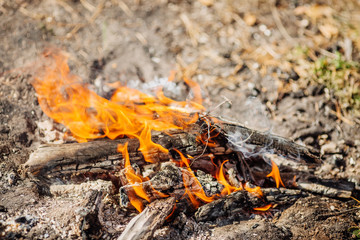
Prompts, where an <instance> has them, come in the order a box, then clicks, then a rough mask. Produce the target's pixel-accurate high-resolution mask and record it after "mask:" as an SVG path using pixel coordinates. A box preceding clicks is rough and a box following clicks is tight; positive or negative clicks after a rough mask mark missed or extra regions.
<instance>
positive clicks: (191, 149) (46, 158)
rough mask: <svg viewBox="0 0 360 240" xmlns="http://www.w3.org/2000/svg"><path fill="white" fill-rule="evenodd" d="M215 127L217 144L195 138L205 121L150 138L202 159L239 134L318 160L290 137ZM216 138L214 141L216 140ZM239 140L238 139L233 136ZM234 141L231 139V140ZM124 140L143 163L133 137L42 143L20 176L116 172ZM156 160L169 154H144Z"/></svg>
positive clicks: (228, 147) (227, 148) (231, 147)
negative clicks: (207, 143) (208, 144)
mask: <svg viewBox="0 0 360 240" xmlns="http://www.w3.org/2000/svg"><path fill="white" fill-rule="evenodd" d="M213 125H214V126H216V128H217V129H218V131H219V133H220V136H219V137H218V139H219V141H218V143H217V146H215V147H209V146H206V145H204V144H200V143H199V142H197V141H196V136H197V135H198V134H199V133H200V132H206V131H207V130H208V129H207V128H206V124H205V127H204V122H203V121H199V122H198V123H196V124H194V125H192V126H191V127H190V128H188V129H185V130H173V131H170V134H171V136H170V135H168V134H165V133H160V132H156V133H154V134H153V137H152V140H153V141H154V142H155V143H158V144H160V145H162V146H163V147H165V148H167V149H174V148H176V149H178V150H180V151H181V152H183V153H186V154H189V155H191V156H193V157H194V159H196V161H201V160H204V159H205V160H206V161H207V162H209V161H208V160H209V158H208V157H207V154H214V155H217V156H226V155H230V154H232V153H233V152H234V151H238V149H237V146H236V144H238V142H237V143H235V142H231V141H232V140H234V139H233V135H234V133H240V135H241V144H243V145H254V146H258V147H261V148H266V149H271V150H273V151H275V152H279V153H280V154H283V155H285V156H289V158H290V159H292V160H301V161H304V162H306V163H318V162H319V161H320V157H319V153H318V152H317V151H315V150H313V149H310V148H308V147H305V146H300V145H298V144H296V143H294V142H292V141H290V140H287V139H285V138H282V137H278V136H275V135H272V134H270V133H262V132H259V131H256V130H253V129H249V128H246V127H244V126H241V125H235V124H233V123H227V122H220V123H219V122H218V123H216V124H213ZM218 139H217V140H218ZM235 140H240V139H235ZM235 140H234V141H235ZM126 142H128V151H129V155H130V159H131V161H132V163H137V164H138V165H139V166H143V165H145V164H147V163H146V162H145V161H144V158H143V155H142V153H141V152H139V151H138V148H139V141H138V140H137V139H129V138H123V139H118V140H108V139H101V140H97V141H91V142H86V143H71V144H60V145H57V144H46V145H42V146H40V147H39V148H38V149H37V150H35V151H34V152H33V153H32V154H31V155H30V157H29V160H28V161H27V162H26V163H25V164H24V165H23V166H22V172H23V175H25V174H26V173H27V174H29V175H31V176H34V177H44V176H48V177H50V178H51V177H57V176H59V175H71V174H81V173H88V172H92V173H101V172H109V171H110V172H111V171H114V172H115V171H118V170H119V169H120V166H121V164H122V163H123V157H122V155H121V154H120V153H118V152H117V146H118V144H125V143H126ZM148 154H149V155H150V156H151V157H153V158H154V159H156V160H157V161H159V162H161V161H169V160H170V158H171V154H167V153H163V152H159V151H152V152H149V153H148Z"/></svg>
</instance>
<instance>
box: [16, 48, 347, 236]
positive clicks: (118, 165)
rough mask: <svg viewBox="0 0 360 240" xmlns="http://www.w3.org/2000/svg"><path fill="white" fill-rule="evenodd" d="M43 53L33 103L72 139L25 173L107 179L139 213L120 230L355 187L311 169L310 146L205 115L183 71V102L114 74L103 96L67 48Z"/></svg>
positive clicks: (48, 149) (219, 215)
mask: <svg viewBox="0 0 360 240" xmlns="http://www.w3.org/2000/svg"><path fill="white" fill-rule="evenodd" d="M46 59H47V61H48V62H47V63H46V64H45V66H44V68H43V72H41V74H39V75H38V76H36V77H35V79H34V80H33V82H32V85H33V87H34V88H35V90H36V92H37V95H38V102H39V104H40V106H41V108H42V110H43V111H44V113H45V114H46V115H47V116H49V117H50V118H52V119H53V120H54V121H55V122H58V123H61V124H63V125H65V126H66V127H67V129H68V130H69V133H70V134H69V135H68V136H69V138H71V137H73V138H75V139H76V141H77V142H78V143H67V144H58V145H55V144H47V145H42V146H40V147H39V148H38V149H37V150H36V151H35V152H33V153H32V154H31V156H30V159H29V160H28V161H27V162H26V163H25V164H24V166H23V169H24V172H25V173H26V174H27V175H28V176H30V177H32V178H34V179H36V181H37V182H38V183H39V184H43V185H49V184H51V183H52V182H54V181H55V180H56V181H58V180H59V179H60V180H62V181H63V182H68V181H74V182H79V181H83V180H85V179H105V180H109V181H111V182H112V183H113V186H114V192H113V195H114V196H117V199H118V203H119V204H120V205H121V206H122V207H123V208H125V209H127V210H128V211H135V209H136V211H137V212H139V214H138V215H137V216H136V217H135V218H133V220H132V221H131V222H130V223H129V224H128V227H127V228H126V229H125V231H124V232H123V234H122V235H121V236H122V237H123V238H122V237H120V238H119V239H126V238H125V237H127V238H129V236H132V237H133V238H151V236H152V234H153V232H154V231H155V230H156V229H157V228H159V227H160V226H162V224H163V223H164V222H165V221H166V220H167V221H171V220H172V219H173V218H174V217H175V216H177V215H179V213H185V214H188V215H191V216H194V218H195V219H196V221H214V220H219V219H225V218H227V219H228V220H229V219H230V220H234V221H235V220H237V219H239V218H241V219H244V218H248V217H250V216H251V215H253V214H261V215H264V213H265V214H266V213H269V214H271V211H272V209H279V210H281V209H282V208H284V207H286V206H288V205H291V204H292V203H293V202H294V201H295V200H296V199H298V198H300V197H303V196H305V195H307V192H314V193H317V194H323V195H327V196H330V197H344V198H349V197H350V196H351V191H352V188H351V186H349V184H345V183H341V184H340V183H337V182H335V181H331V180H326V181H325V180H322V179H318V178H317V177H316V176H314V174H313V171H312V169H313V167H314V166H315V165H316V164H319V163H320V162H321V161H320V156H319V153H318V152H317V151H316V150H314V149H310V148H308V147H305V146H301V145H298V144H296V143H294V142H292V141H290V140H287V139H285V138H282V137H278V136H274V135H272V134H270V133H263V132H259V131H256V130H253V129H249V128H246V127H245V126H242V125H240V124H238V123H233V122H229V121H226V120H223V119H221V118H217V117H214V116H211V114H209V113H207V112H206V109H205V107H204V106H203V105H202V96H201V90H200V86H199V85H198V84H197V83H196V82H194V81H192V80H190V79H188V78H186V77H184V83H185V84H186V86H187V88H188V90H189V92H190V96H191V97H189V99H187V100H185V101H175V100H172V99H170V98H168V97H167V96H165V94H164V91H163V89H162V88H160V87H159V88H158V89H156V90H155V91H154V93H153V94H149V93H144V92H141V91H139V90H136V89H131V88H128V87H126V86H124V85H122V84H120V83H112V84H108V87H109V88H111V89H112V95H111V97H110V98H105V97H102V96H99V95H98V94H96V93H95V91H92V90H90V86H88V85H86V84H83V83H82V81H81V79H80V78H79V77H78V76H76V75H73V74H71V73H70V70H69V66H68V65H67V57H66V56H64V55H63V54H61V53H59V52H50V53H48V54H47V55H46ZM174 79H175V74H174V73H173V74H172V75H171V76H170V77H169V81H174ZM278 165H279V166H280V169H279V166H278ZM294 166H301V167H300V168H298V167H294Z"/></svg>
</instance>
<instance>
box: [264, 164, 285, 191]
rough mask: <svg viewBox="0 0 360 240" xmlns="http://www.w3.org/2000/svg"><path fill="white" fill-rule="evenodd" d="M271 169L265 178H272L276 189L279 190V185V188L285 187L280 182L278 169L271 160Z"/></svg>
mask: <svg viewBox="0 0 360 240" xmlns="http://www.w3.org/2000/svg"><path fill="white" fill-rule="evenodd" d="M271 167H272V170H271V173H269V174H268V175H266V177H272V178H273V179H274V181H275V183H276V187H277V188H279V185H280V184H281V186H283V187H285V185H284V183H283V182H282V180H281V177H280V172H279V168H278V166H277V165H276V164H275V162H274V161H273V160H271Z"/></svg>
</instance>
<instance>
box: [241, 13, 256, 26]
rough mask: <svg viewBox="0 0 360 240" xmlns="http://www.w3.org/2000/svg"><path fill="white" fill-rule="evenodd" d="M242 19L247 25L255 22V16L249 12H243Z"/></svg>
mask: <svg viewBox="0 0 360 240" xmlns="http://www.w3.org/2000/svg"><path fill="white" fill-rule="evenodd" d="M244 21H245V23H246V24H247V25H248V26H253V25H254V24H255V23H256V16H255V15H254V14H251V13H245V16H244Z"/></svg>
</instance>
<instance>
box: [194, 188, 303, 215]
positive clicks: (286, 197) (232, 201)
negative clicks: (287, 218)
mask: <svg viewBox="0 0 360 240" xmlns="http://www.w3.org/2000/svg"><path fill="white" fill-rule="evenodd" d="M262 192H263V194H264V197H263V198H258V197H256V196H255V195H253V194H251V193H249V192H247V191H244V190H243V191H237V192H233V193H231V194H229V195H227V196H225V197H222V198H220V199H218V200H215V201H213V202H211V203H208V204H206V205H203V206H201V207H199V208H198V210H197V211H196V213H195V219H196V220H197V221H199V222H203V221H213V220H216V219H222V218H230V217H231V218H234V217H237V218H240V219H246V218H248V217H249V213H251V212H254V210H253V209H254V208H257V207H262V206H265V205H267V204H277V205H284V204H292V203H294V201H296V200H297V199H298V198H300V197H304V196H307V194H306V193H305V192H303V191H301V190H296V189H285V188H280V189H278V188H264V189H262Z"/></svg>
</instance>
